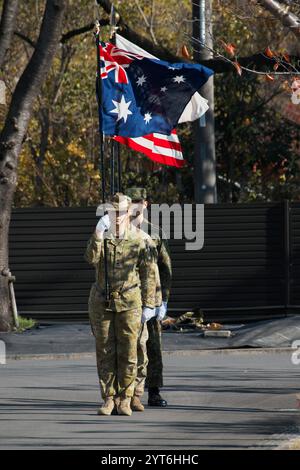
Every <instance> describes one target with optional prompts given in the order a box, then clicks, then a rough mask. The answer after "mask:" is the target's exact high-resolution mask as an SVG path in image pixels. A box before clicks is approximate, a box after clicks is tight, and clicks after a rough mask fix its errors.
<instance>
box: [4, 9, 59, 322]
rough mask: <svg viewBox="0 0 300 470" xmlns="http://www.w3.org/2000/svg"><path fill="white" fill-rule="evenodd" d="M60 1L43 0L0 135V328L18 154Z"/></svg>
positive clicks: (8, 315)
mask: <svg viewBox="0 0 300 470" xmlns="http://www.w3.org/2000/svg"><path fill="white" fill-rule="evenodd" d="M64 4H65V2H64V0H47V3H46V8H45V12H44V17H43V21H42V25H41V29H40V34H39V38H38V41H37V45H36V48H35V51H34V53H33V55H32V57H31V59H30V61H29V63H28V64H27V67H26V68H25V70H24V72H23V74H22V76H21V78H20V80H19V82H18V84H17V86H16V89H15V91H14V94H13V97H12V101H11V105H10V108H9V111H8V114H7V117H6V121H5V124H4V128H3V130H2V132H1V134H0V331H1V330H2V331H8V330H9V329H10V328H11V327H12V324H13V317H12V312H11V309H10V302H9V294H8V279H7V276H5V272H6V271H7V270H8V266H9V259H8V231H9V222H10V216H11V207H12V202H13V196H14V192H15V187H16V181H17V165H18V157H19V154H20V151H21V146H22V142H23V140H24V137H25V135H26V132H27V128H28V124H29V120H30V117H31V112H32V106H33V103H34V100H35V98H36V97H37V95H38V93H39V92H40V90H41V87H42V84H43V81H44V80H45V77H46V75H47V72H48V71H49V69H50V66H51V63H52V59H53V57H54V54H55V51H56V48H57V46H58V44H59V40H60V37H61V29H62V19H63V10H64Z"/></svg>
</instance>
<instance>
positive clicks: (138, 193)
mask: <svg viewBox="0 0 300 470" xmlns="http://www.w3.org/2000/svg"><path fill="white" fill-rule="evenodd" d="M126 194H127V196H129V197H130V198H131V199H132V201H141V200H143V199H147V190H146V189H145V188H128V189H127V191H126Z"/></svg>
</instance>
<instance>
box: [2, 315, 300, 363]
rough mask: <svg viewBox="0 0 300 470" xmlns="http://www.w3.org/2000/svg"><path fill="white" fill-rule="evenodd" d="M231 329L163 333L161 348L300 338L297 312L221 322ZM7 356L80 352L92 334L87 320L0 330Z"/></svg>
mask: <svg viewBox="0 0 300 470" xmlns="http://www.w3.org/2000/svg"><path fill="white" fill-rule="evenodd" d="M224 328H226V329H230V330H232V337H230V338H205V337H203V334H202V333H201V332H200V331H199V330H196V331H195V330H189V329H187V328H184V329H183V331H182V332H169V331H164V333H163V349H164V351H178V350H204V349H205V350H206V349H225V348H229V349H231V348H245V347H255V348H291V347H292V344H293V341H295V340H299V339H300V315H298V316H295V315H294V316H290V317H287V318H280V319H273V320H272V319H270V320H267V321H259V322H253V323H249V324H247V325H224ZM0 340H2V341H4V342H5V345H6V353H7V354H8V356H12V357H15V356H17V357H18V356H22V357H24V356H28V355H38V354H49V355H53V354H80V353H93V352H94V351H95V342H94V337H93V336H92V334H91V328H90V325H89V324H88V323H86V324H84V323H82V324H78V323H77V324H76V323H68V324H52V325H41V326H40V327H39V328H35V329H32V330H28V331H25V332H24V333H22V334H19V333H0Z"/></svg>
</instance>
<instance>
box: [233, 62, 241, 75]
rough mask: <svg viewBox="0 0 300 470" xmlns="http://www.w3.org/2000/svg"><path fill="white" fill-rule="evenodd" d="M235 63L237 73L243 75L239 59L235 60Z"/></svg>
mask: <svg viewBox="0 0 300 470" xmlns="http://www.w3.org/2000/svg"><path fill="white" fill-rule="evenodd" d="M233 65H234V67H235V69H236V71H237V73H238V74H239V76H241V75H242V67H241V66H240V64H239V63H238V62H237V61H235V62H233Z"/></svg>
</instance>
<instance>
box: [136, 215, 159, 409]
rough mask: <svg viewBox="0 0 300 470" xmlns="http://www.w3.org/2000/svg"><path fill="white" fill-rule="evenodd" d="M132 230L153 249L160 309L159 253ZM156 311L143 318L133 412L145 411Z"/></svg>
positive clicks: (139, 233) (138, 231) (141, 233)
mask: <svg viewBox="0 0 300 470" xmlns="http://www.w3.org/2000/svg"><path fill="white" fill-rule="evenodd" d="M131 228H132V230H136V236H137V237H138V238H141V239H142V240H146V241H147V243H148V244H149V246H150V247H151V250H152V253H153V259H154V260H155V278H156V280H155V283H156V293H155V306H156V307H160V306H161V304H162V293H161V285H160V276H159V270H158V265H157V258H158V253H157V249H156V245H155V243H154V241H153V240H152V239H151V237H150V236H149V235H148V234H147V233H146V232H144V231H143V230H141V229H140V228H139V227H137V226H136V225H134V224H131ZM155 314H156V310H153V311H152V312H151V311H149V312H148V315H143V316H142V323H141V328H140V332H139V336H138V347H137V376H136V380H135V388H134V396H133V398H132V401H131V408H132V410H133V411H144V405H143V404H142V402H141V397H142V396H143V394H144V390H145V382H146V378H147V367H148V355H147V341H148V338H149V336H148V328H147V321H148V320H149V319H150V318H152V316H153V317H154V316H155Z"/></svg>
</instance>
